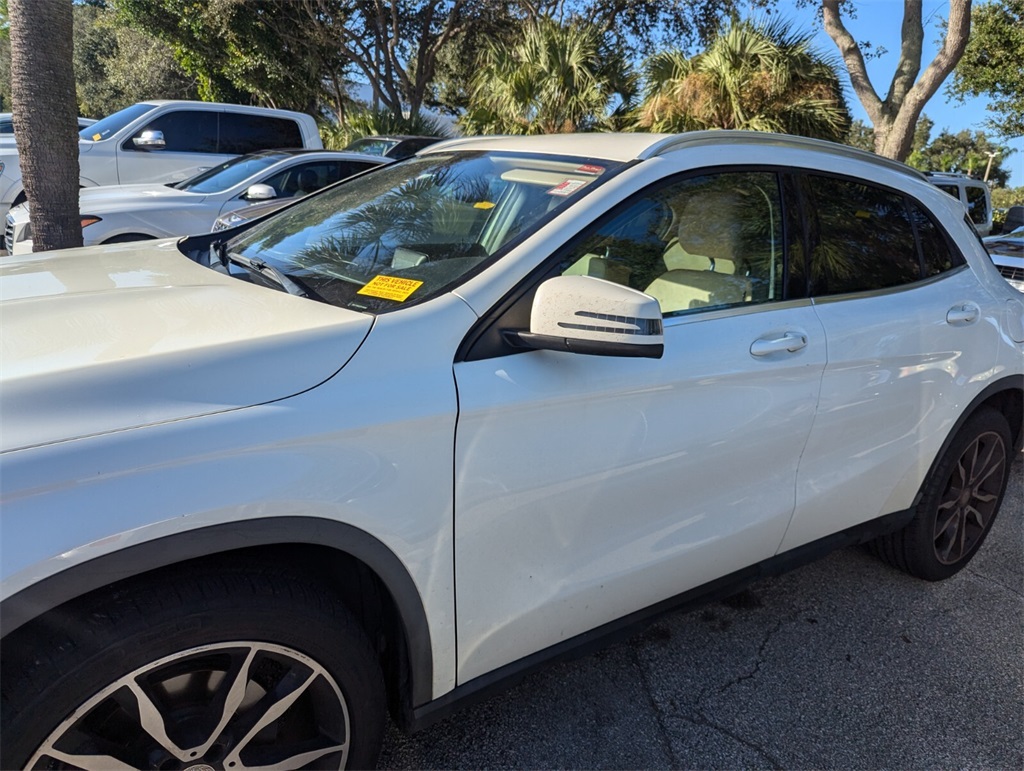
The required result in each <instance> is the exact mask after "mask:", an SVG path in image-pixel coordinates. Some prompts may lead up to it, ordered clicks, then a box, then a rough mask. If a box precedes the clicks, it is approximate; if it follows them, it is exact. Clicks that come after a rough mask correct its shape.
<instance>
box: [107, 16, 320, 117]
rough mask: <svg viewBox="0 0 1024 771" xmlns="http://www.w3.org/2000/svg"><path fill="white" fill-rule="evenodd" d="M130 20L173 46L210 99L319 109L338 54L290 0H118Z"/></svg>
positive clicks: (206, 97) (312, 20)
mask: <svg viewBox="0 0 1024 771" xmlns="http://www.w3.org/2000/svg"><path fill="white" fill-rule="evenodd" d="M113 2H114V6H115V8H116V9H117V11H118V13H119V14H120V17H121V18H122V19H123V20H124V21H125V22H126V23H127V24H129V25H131V26H133V27H135V28H137V29H142V30H145V31H146V32H147V33H149V34H152V35H155V36H156V37H158V38H160V39H161V40H163V41H165V42H166V43H167V44H168V45H170V46H171V49H172V50H173V52H174V57H175V59H176V60H177V61H178V63H179V64H180V65H181V67H182V68H183V69H184V70H185V72H187V73H189V74H190V75H191V76H192V77H194V78H195V79H196V83H197V86H198V91H199V95H200V96H201V98H203V99H206V100H210V101H225V102H235V103H256V104H263V105H267V106H271V107H278V108H285V109H296V110H303V111H307V112H314V111H316V109H317V106H318V105H319V103H320V102H321V101H322V100H324V99H325V98H326V97H327V92H326V89H325V85H324V78H325V77H327V76H328V75H330V74H335V73H336V72H337V70H338V67H339V65H338V58H337V52H336V51H335V50H333V49H332V47H331V46H330V45H329V44H328V43H327V42H325V41H324V40H323V39H322V38H321V37H320V36H319V35H317V34H315V30H314V29H313V28H314V27H315V24H314V21H315V20H314V18H313V16H312V15H311V12H310V10H309V9H307V6H306V4H304V3H296V2H288V1H287V0H264V1H263V2H260V3H258V4H254V3H247V2H245V0H219V1H218V2H200V1H199V0H113Z"/></svg>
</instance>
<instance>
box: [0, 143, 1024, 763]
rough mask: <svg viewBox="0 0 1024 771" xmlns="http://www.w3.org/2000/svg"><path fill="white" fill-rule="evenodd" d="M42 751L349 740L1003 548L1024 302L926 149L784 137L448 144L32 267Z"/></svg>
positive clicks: (30, 537)
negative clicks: (641, 632) (723, 610)
mask: <svg viewBox="0 0 1024 771" xmlns="http://www.w3.org/2000/svg"><path fill="white" fill-rule="evenodd" d="M0 298H2V305H3V307H2V313H3V324H4V333H3V337H2V355H3V366H2V370H0V373H2V384H0V385H2V389H3V391H2V393H3V399H2V400H0V420H2V425H3V432H2V454H0V474H2V479H3V487H2V506H3V514H2V533H0V534H2V538H0V549H2V551H0V558H2V559H0V565H2V584H0V586H2V605H0V611H2V615H0V621H2V634H3V639H2V650H0V655H2V660H3V689H2V715H0V717H2V733H3V745H2V748H0V755H2V757H0V767H3V768H5V769H7V768H37V767H46V768H99V767H131V768H179V769H182V768H190V769H207V768H219V769H234V770H237V769H242V768H299V767H310V768H346V767H357V768H358V767H365V766H370V765H372V764H373V763H374V761H375V758H376V755H377V751H378V748H379V746H380V742H381V736H382V732H383V729H384V726H385V723H386V720H387V717H386V716H387V713H388V712H389V711H390V714H391V716H392V718H393V719H394V720H395V721H396V722H397V723H398V724H399V725H401V726H402V727H404V728H406V729H415V728H417V727H421V726H423V725H426V724H427V723H429V722H431V721H432V720H435V719H437V718H438V717H440V716H443V715H445V714H448V713H449V712H450V711H451V710H452V709H453V708H454V707H455V706H457V705H458V704H460V703H465V702H466V700H469V699H474V698H478V697H480V696H481V695H483V694H485V693H487V692H489V690H490V689H492V688H495V687H499V686H500V685H502V684H503V683H508V682H509V681H510V680H511V679H514V678H516V677H518V676H520V675H522V674H523V673H524V672H526V671H528V670H530V669H532V668H534V667H537V666H540V665H541V664H543V663H544V662H546V661H550V660H552V659H555V658H558V657H562V656H565V655H567V654H569V653H570V652H572V651H574V650H577V649H578V648H579V646H581V645H582V644H584V643H587V644H589V643H592V642H593V640H594V639H596V638H598V637H600V636H601V635H604V634H606V633H609V634H610V633H614V632H620V631H621V630H622V629H623V628H625V627H629V626H630V625H634V624H636V623H639V622H640V621H642V620H643V619H646V618H649V617H651V616H652V615H654V614H656V613H659V612H663V611H664V610H666V609H667V608H670V607H673V606H676V605H678V604H679V603H692V602H693V601H695V600H699V599H700V598H701V597H707V596H711V595H712V594H714V595H715V596H721V593H722V592H723V591H726V590H728V589H729V588H738V587H741V586H743V585H744V584H746V583H749V582H750V581H753V580H755V579H757V578H759V577H761V576H765V575H771V574H773V573H777V572H780V571H782V570H785V569H788V568H791V567H794V566H796V565H799V564H801V563H803V562H806V561H808V560H810V559H813V558H815V557H817V556H820V555H822V554H824V553H826V552H828V551H829V550H832V549H835V548H838V547H841V546H844V545H848V544H857V543H869V544H871V547H872V548H873V550H874V551H875V552H876V553H877V554H878V555H879V556H880V557H881V558H882V559H883V560H885V561H886V562H888V563H890V564H892V565H894V566H896V567H898V568H900V569H903V570H905V571H907V572H909V573H911V574H913V575H915V576H919V577H921V578H923V579H927V580H936V579H941V578H945V577H947V576H951V575H952V574H954V573H956V572H957V571H958V570H960V569H961V568H962V567H964V565H965V564H967V562H968V561H969V560H970V559H971V557H972V556H973V555H974V554H975V553H976V552H977V550H978V549H979V548H982V545H983V542H984V540H985V536H986V534H987V533H988V532H989V529H990V527H991V525H992V522H993V519H994V518H995V516H996V514H997V512H998V510H999V506H1000V502H1001V500H1002V497H1003V494H1004V490H1005V487H1006V483H1007V479H1008V475H1009V468H1010V463H1011V460H1012V458H1013V457H1014V453H1015V452H1018V451H1019V450H1020V448H1021V440H1022V433H1024V431H1022V423H1024V417H1022V413H1024V302H1022V300H1024V298H1022V296H1021V294H1020V293H1019V292H1016V291H1014V290H1013V289H1012V288H1011V287H1010V286H1009V285H1008V284H1007V283H1006V281H1004V280H1003V278H1002V277H1001V276H1000V275H999V273H998V271H997V270H996V268H995V266H994V265H993V264H992V262H991V260H990V259H989V258H988V256H987V255H986V253H985V250H984V248H983V247H982V244H981V243H980V241H979V240H978V238H977V236H976V235H975V233H974V232H973V229H972V227H971V224H970V223H969V222H967V221H966V220H965V218H964V212H963V209H962V206H961V205H960V203H959V202H958V201H955V200H954V199H952V198H950V197H949V196H947V195H946V194H945V193H943V192H942V191H940V190H939V189H938V188H936V187H935V186H934V185H932V184H929V183H928V181H927V180H926V179H925V178H924V177H923V176H921V175H920V174H918V173H917V172H914V171H913V170H911V169H908V168H907V167H905V166H902V165H901V164H897V163H894V162H891V161H886V160H884V159H881V158H878V157H875V156H872V155H868V154H865V153H862V152H859V151H856V150H853V149H851V148H847V147H841V146H837V145H831V144H826V143H821V142H816V141H812V140H806V139H800V138H794V137H782V136H776V135H770V134H751V133H744V132H728V131H715V132H708V133H694V134H685V135H680V136H665V135H649V134H629V135H615V134H589V135H579V136H565V135H563V136H538V137H521V138H514V137H483V138H475V139H460V140H453V141H449V142H443V143H440V144H437V145H434V146H432V147H430V148H429V149H427V150H425V151H423V152H421V154H419V155H418V156H416V157H414V158H411V159H409V160H405V161H401V162H398V163H395V164H393V165H390V166H387V167H384V168H381V169H378V170H376V171H374V172H373V173H371V174H367V175H363V176H361V177H357V178H355V179H353V180H351V181H349V182H347V183H345V184H343V185H340V186H337V187H334V188H329V189H326V190H323V191H320V192H318V193H314V194H313V195H311V196H309V197H307V198H305V199H303V200H301V201H298V202H297V203H295V204H293V205H291V206H289V207H288V208H286V209H285V210H283V211H281V212H279V213H275V214H272V215H270V216H269V217H266V218H262V219H259V220H257V221H255V222H249V223H244V224H241V225H238V226H237V227H235V228H233V229H228V230H225V231H221V232H218V233H212V234H206V235H203V236H193V237H189V238H186V239H183V240H180V241H175V240H164V241H152V242H147V243H141V244H121V245H112V246H100V247H93V248H86V249H81V250H66V251H61V252H54V253H50V254H35V255H31V256H26V257H13V258H11V259H9V260H5V261H4V262H3V263H2V264H0Z"/></svg>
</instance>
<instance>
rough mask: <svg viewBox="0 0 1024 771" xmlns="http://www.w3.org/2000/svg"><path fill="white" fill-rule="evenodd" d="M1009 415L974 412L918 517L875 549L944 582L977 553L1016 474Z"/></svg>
mask: <svg viewBox="0 0 1024 771" xmlns="http://www.w3.org/2000/svg"><path fill="white" fill-rule="evenodd" d="M1012 446H1013V444H1012V440H1011V436H1010V428H1009V425H1008V424H1007V422H1006V418H1005V417H1003V415H1002V414H1001V413H999V412H997V411H996V410H994V409H991V408H988V407H985V408H982V409H980V410H978V412H976V413H975V414H974V415H972V416H971V417H970V418H969V419H968V420H967V422H966V423H964V425H963V427H962V428H961V429H960V431H959V432H958V433H957V435H956V437H955V438H954V439H953V441H952V443H951V444H950V445H949V448H948V449H947V450H946V453H945V455H943V456H942V459H941V460H940V461H939V463H938V464H937V465H936V466H935V468H934V469H933V471H932V473H931V475H930V476H929V477H928V479H926V480H925V483H924V486H923V487H922V488H921V498H920V503H919V504H918V506H917V510H916V512H915V514H914V518H913V519H912V520H911V521H910V522H909V523H908V524H907V526H906V527H904V528H903V529H902V530H898V531H896V532H895V533H890V534H889V535H884V536H881V537H879V538H876V539H875V540H874V541H872V542H871V543H870V544H869V546H870V548H871V551H872V552H873V553H874V554H875V555H876V556H878V557H880V558H881V559H882V560H884V561H885V562H888V563H889V564H890V565H892V566H893V567H897V568H899V569H900V570H903V571H905V572H907V573H910V574H911V575H913V576H917V577H918V578H923V579H925V580H928V581H939V580H942V579H944V578H949V577H950V576H952V575H953V574H954V573H956V572H957V571H959V570H960V569H961V568H963V567H964V566H965V565H967V563H968V562H970V561H971V558H972V557H973V556H974V555H975V553H977V551H978V548H979V547H980V546H981V544H982V543H983V542H984V540H985V536H987V535H988V532H989V530H990V529H991V528H992V523H993V522H994V521H995V518H996V514H997V513H998V512H999V506H1000V504H1001V503H1002V501H1003V495H1004V494H1005V492H1006V483H1007V481H1008V480H1009V478H1010V460H1011V458H1010V454H1011V452H1012V449H1011V448H1012Z"/></svg>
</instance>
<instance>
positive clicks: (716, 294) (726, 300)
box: [645, 269, 751, 314]
mask: <svg viewBox="0 0 1024 771" xmlns="http://www.w3.org/2000/svg"><path fill="white" fill-rule="evenodd" d="M645 292H646V294H649V295H650V296H651V297H653V298H654V299H655V300H657V301H658V303H659V304H660V305H661V312H662V313H663V314H668V313H674V312H677V311H687V310H693V309H695V308H710V307H715V306H719V305H723V306H724V305H733V304H735V303H743V302H749V301H750V297H751V288H750V279H748V278H746V277H745V276H733V275H729V274H725V273H718V272H715V271H710V270H685V269H683V270H670V271H668V272H667V273H663V274H662V275H660V276H658V277H657V278H656V279H654V281H652V282H651V284H650V286H648V287H647V289H646V290H645Z"/></svg>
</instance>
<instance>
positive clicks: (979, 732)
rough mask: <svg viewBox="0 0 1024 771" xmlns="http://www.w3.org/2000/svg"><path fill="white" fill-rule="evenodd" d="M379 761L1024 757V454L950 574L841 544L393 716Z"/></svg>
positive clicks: (418, 765)
mask: <svg viewBox="0 0 1024 771" xmlns="http://www.w3.org/2000/svg"><path fill="white" fill-rule="evenodd" d="M380 766H381V768H393V769H440V768H443V769H481V768H516V769H548V768H581V769H582V768H588V769H589V768H594V769H597V768H616V769H640V768H643V769H647V768H699V769H738V768H743V769H755V768H758V769H759V768H780V769H834V768H842V769H882V768H886V769H926V768H927V769H952V768H958V769H1015V770H1016V769H1022V768H1024V463H1022V459H1021V458H1018V459H1017V462H1016V463H1015V464H1014V468H1013V474H1012V478H1011V481H1010V490H1009V492H1008V497H1007V499H1006V500H1005V501H1004V503H1003V507H1002V511H1001V512H1000V515H999V517H998V518H997V520H996V523H995V525H994V526H993V529H992V532H991V533H990V534H989V537H988V540H987V541H986V542H985V544H984V545H983V546H982V548H981V551H980V552H979V553H978V554H977V555H976V556H975V558H974V560H973V561H972V562H971V564H970V565H969V566H968V567H967V568H966V569H965V570H963V571H961V572H960V573H959V574H958V575H956V576H954V577H953V578H951V579H949V580H947V581H943V582H938V583H928V582H925V581H919V580H917V579H914V578H910V577H908V576H906V575H904V574H903V573H900V572H899V571H896V570H894V569H892V568H890V567H887V566H886V565H884V564H882V563H881V562H879V561H878V560H876V559H875V558H874V557H872V556H871V555H870V554H868V553H867V552H866V551H864V550H862V549H846V550H843V551H840V552H836V553H835V554H832V555H830V556H829V557H827V558H825V559H823V560H820V561H818V562H816V563H814V564H812V565H809V566H807V567H804V568H801V569H799V570H796V571H793V572H791V573H788V574H786V575H784V576H781V577H779V578H775V579H770V580H764V581H761V582H759V583H757V584H755V585H754V586H753V587H751V588H750V589H748V590H746V591H744V592H742V593H741V594H739V595H736V596H735V597H732V598H729V599H728V600H726V601H724V602H720V603H715V604H712V605H708V606H705V607H704V608H702V609H698V610H696V611H693V612H690V613H676V614H673V615H669V616H666V617H663V618H662V619H661V620H658V621H656V622H654V623H653V624H652V625H651V626H650V627H648V628H647V630H646V631H644V632H642V633H640V634H638V635H636V636H635V637H633V638H632V639H630V640H629V641H627V642H624V643H621V644H618V645H615V646H612V647H609V648H607V649H605V650H603V651H601V652H600V653H597V654H594V655H591V656H588V657H586V658H583V659H579V660H577V661H575V662H571V663H568V664H560V665H557V666H554V667H552V668H550V669H547V670H545V671H544V672H542V673H540V674H538V675H534V676H532V677H530V678H528V679H527V680H525V681H523V682H522V683H521V684H519V685H518V686H516V687H515V688H513V689H512V690H509V691H507V692H505V693H502V694H500V695H498V696H495V697H494V698H492V699H490V700H489V701H487V702H484V703H482V704H480V705H477V706H473V707H469V708H466V709H464V710H462V711H460V712H458V713H456V714H455V715H453V716H452V717H450V718H448V719H446V720H444V721H442V722H440V723H438V724H436V725H434V726H432V727H431V728H429V729H427V730H425V731H421V732H420V733H417V734H415V735H413V736H411V737H407V736H404V735H402V734H400V733H399V732H397V731H396V730H394V729H392V730H390V731H389V734H388V736H387V738H386V740H385V746H384V750H383V753H382V755H381V759H380Z"/></svg>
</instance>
